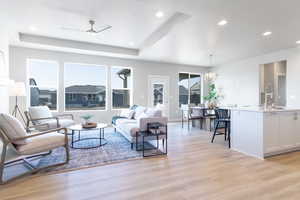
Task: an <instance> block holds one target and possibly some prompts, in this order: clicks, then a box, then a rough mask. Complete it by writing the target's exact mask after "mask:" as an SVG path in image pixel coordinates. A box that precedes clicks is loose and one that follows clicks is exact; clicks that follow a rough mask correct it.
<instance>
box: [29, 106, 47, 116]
mask: <svg viewBox="0 0 300 200" xmlns="http://www.w3.org/2000/svg"><path fill="white" fill-rule="evenodd" d="M28 111H29V114H30V117H31V118H32V119H40V118H48V117H53V116H52V113H51V111H50V109H49V108H48V107H47V106H33V107H29V108H28Z"/></svg>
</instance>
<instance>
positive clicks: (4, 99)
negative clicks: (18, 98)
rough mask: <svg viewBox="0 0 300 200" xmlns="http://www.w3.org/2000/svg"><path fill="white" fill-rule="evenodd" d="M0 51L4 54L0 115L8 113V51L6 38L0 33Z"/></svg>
mask: <svg viewBox="0 0 300 200" xmlns="http://www.w3.org/2000/svg"><path fill="white" fill-rule="evenodd" d="M0 51H1V52H3V53H4V65H3V66H2V64H0V99H1V100H0V102H1V103H0V113H7V112H8V108H9V107H8V100H9V98H8V90H7V82H8V78H9V76H8V71H9V70H8V66H9V59H8V58H9V51H8V36H7V35H6V33H3V32H1V31H0Z"/></svg>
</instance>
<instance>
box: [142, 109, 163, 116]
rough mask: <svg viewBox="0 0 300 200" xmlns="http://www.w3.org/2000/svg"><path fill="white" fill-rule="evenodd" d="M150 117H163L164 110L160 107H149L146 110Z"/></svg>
mask: <svg viewBox="0 0 300 200" xmlns="http://www.w3.org/2000/svg"><path fill="white" fill-rule="evenodd" d="M145 113H146V114H147V115H148V116H149V117H161V116H162V110H160V109H158V108H148V109H147V110H146V112H145Z"/></svg>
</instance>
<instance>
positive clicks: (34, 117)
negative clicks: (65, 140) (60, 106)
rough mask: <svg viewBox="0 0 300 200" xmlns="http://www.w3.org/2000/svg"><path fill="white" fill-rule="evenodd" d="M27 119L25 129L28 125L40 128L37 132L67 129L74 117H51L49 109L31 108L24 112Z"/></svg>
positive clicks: (62, 115) (41, 107)
mask: <svg viewBox="0 0 300 200" xmlns="http://www.w3.org/2000/svg"><path fill="white" fill-rule="evenodd" d="M25 116H26V118H27V127H29V126H30V123H31V124H32V125H34V126H36V125H44V126H40V128H39V129H38V130H39V131H45V130H51V129H54V128H67V127H69V126H71V125H73V124H75V122H74V117H73V115H72V114H61V115H56V116H53V115H52V113H51V111H50V109H49V108H48V107H47V106H33V107H29V108H28V111H25Z"/></svg>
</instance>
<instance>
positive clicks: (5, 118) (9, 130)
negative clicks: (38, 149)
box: [0, 113, 27, 144]
mask: <svg viewBox="0 0 300 200" xmlns="http://www.w3.org/2000/svg"><path fill="white" fill-rule="evenodd" d="M0 128H1V129H2V130H3V131H4V132H5V135H6V136H7V137H8V138H9V139H10V140H14V139H17V138H20V137H25V136H26V135H27V133H26V130H25V128H24V126H23V125H22V124H21V122H20V121H19V120H18V119H17V118H15V117H13V116H12V115H8V114H4V113H2V114H0ZM14 144H26V140H20V141H16V142H14Z"/></svg>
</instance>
